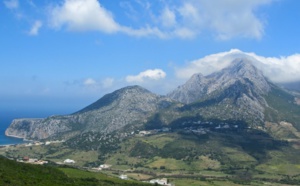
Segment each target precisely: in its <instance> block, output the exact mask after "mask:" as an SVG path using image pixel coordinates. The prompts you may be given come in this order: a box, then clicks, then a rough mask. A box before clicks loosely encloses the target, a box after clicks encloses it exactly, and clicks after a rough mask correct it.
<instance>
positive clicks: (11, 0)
mask: <svg viewBox="0 0 300 186" xmlns="http://www.w3.org/2000/svg"><path fill="white" fill-rule="evenodd" d="M3 3H4V5H5V6H6V8H8V9H17V8H19V1H18V0H7V1H4V2H3Z"/></svg>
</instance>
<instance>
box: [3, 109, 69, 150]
mask: <svg viewBox="0 0 300 186" xmlns="http://www.w3.org/2000/svg"><path fill="white" fill-rule="evenodd" d="M67 113H70V112H68V111H62V110H60V111H58V110H42V111H41V110H3V109H0V145H14V144H22V143H25V141H23V139H20V138H14V137H8V136H5V130H6V129H7V128H8V127H9V125H10V124H11V122H12V121H13V120H14V119H18V118H45V117H49V116H52V115H63V114H67Z"/></svg>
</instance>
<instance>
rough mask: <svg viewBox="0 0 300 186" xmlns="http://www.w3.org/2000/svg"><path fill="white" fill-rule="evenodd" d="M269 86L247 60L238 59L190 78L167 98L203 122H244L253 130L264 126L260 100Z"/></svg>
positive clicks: (262, 108)
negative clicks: (202, 119)
mask: <svg viewBox="0 0 300 186" xmlns="http://www.w3.org/2000/svg"><path fill="white" fill-rule="evenodd" d="M272 86H273V84H271V83H270V82H269V81H268V80H267V79H266V78H265V77H264V76H263V74H262V72H260V71H259V70H258V69H257V68H256V67H255V66H253V65H252V63H251V61H250V60H248V59H246V58H239V59H236V60H234V61H233V62H232V64H231V65H230V66H228V67H226V68H224V69H223V70H221V71H219V72H215V73H212V74H210V75H208V76H203V75H201V74H195V75H193V76H192V77H191V78H190V79H189V80H188V81H187V82H186V83H185V84H184V85H181V86H179V87H178V88H177V89H175V90H174V91H173V92H171V93H169V94H168V95H167V96H168V97H170V98H171V99H173V100H176V101H179V102H182V103H185V104H187V106H186V107H185V108H186V109H185V110H186V111H194V112H198V113H200V114H201V115H203V116H204V117H206V118H211V119H214V118H217V119H220V120H232V119H233V120H245V121H247V122H248V123H249V124H250V125H253V126H255V125H256V126H257V125H262V124H263V122H264V118H265V116H264V110H265V107H268V104H267V102H266V100H265V99H264V96H266V95H268V93H269V92H270V91H271V87H272Z"/></svg>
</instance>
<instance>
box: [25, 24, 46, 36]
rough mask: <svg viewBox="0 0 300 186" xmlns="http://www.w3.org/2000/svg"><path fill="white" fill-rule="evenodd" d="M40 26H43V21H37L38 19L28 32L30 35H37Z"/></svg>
mask: <svg viewBox="0 0 300 186" xmlns="http://www.w3.org/2000/svg"><path fill="white" fill-rule="evenodd" d="M42 26H43V23H42V22H41V21H39V20H37V21H35V22H34V24H33V25H32V27H31V29H30V31H29V33H28V34H29V35H32V36H36V35H38V34H39V30H40V28H41V27H42Z"/></svg>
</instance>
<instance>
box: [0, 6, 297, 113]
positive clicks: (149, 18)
mask: <svg viewBox="0 0 300 186" xmlns="http://www.w3.org/2000/svg"><path fill="white" fill-rule="evenodd" d="M299 8H300V1H297V0H251V1H250V0H249V1H247V0H245V1H241V0H214V1H211V0H118V1H117V0H115V1H111V0H99V1H97V0H51V1H50V0H44V1H39V0H22V1H21V0H3V1H2V2H1V3H0V12H1V16H0V21H1V26H0V33H1V37H0V42H1V45H0V50H1V55H0V83H1V87H0V101H1V106H0V107H1V109H5V108H9V109H20V108H22V109H58V110H67V111H68V112H72V111H76V110H77V109H80V108H81V107H84V106H86V105H88V104H90V103H91V102H93V101H95V100H97V99H99V98H100V97H101V96H103V95H104V94H106V93H109V92H111V91H113V90H116V89H118V88H121V87H124V86H127V85H133V84H138V85H141V86H143V87H146V88H147V89H149V90H151V91H153V92H155V93H159V94H165V93H167V92H169V91H171V90H172V89H173V88H175V87H176V86H178V85H180V84H182V83H183V82H185V81H186V80H187V79H188V77H190V76H191V75H192V74H193V73H198V72H201V73H203V74H205V75H206V74H208V73H211V72H214V71H217V70H219V69H221V68H223V67H225V66H226V65H228V64H229V63H230V61H231V60H232V59H233V58H234V57H237V56H241V55H242V56H248V57H249V56H250V57H252V58H253V59H255V60H257V62H255V65H256V66H257V67H258V68H260V69H261V70H262V71H263V72H264V73H265V75H266V76H267V77H268V78H270V79H271V80H273V81H274V82H279V83H280V82H292V81H300V45H299V43H300V37H299V33H300V25H299V20H300V11H299Z"/></svg>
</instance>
